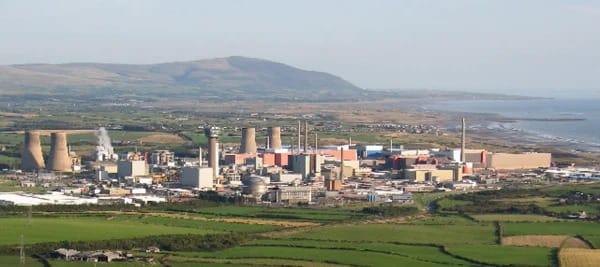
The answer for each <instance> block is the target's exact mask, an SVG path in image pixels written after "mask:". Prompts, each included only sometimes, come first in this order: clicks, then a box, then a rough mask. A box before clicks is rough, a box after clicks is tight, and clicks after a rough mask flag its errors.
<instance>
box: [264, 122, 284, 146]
mask: <svg viewBox="0 0 600 267" xmlns="http://www.w3.org/2000/svg"><path fill="white" fill-rule="evenodd" d="M267 132H268V136H269V147H270V148H271V149H281V128H280V127H269V128H268V129H267Z"/></svg>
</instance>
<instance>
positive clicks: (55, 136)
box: [46, 133, 72, 172]
mask: <svg viewBox="0 0 600 267" xmlns="http://www.w3.org/2000/svg"><path fill="white" fill-rule="evenodd" d="M50 139H51V142H52V143H51V144H50V156H49V158H48V165H47V166H46V167H47V169H48V170H49V171H57V172H68V171H71V165H72V164H71V158H70V157H69V150H68V149H67V134H66V133H52V135H51V136H50Z"/></svg>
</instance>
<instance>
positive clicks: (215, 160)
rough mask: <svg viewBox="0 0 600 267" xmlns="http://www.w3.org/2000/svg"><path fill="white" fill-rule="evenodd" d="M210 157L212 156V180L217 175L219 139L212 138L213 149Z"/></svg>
mask: <svg viewBox="0 0 600 267" xmlns="http://www.w3.org/2000/svg"><path fill="white" fill-rule="evenodd" d="M211 157H212V158H213V164H212V166H211V167H212V171H213V180H216V179H217V178H218V177H219V141H218V140H217V138H214V149H213V150H212V151H211Z"/></svg>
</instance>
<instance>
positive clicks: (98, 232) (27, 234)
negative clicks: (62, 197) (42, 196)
mask: <svg viewBox="0 0 600 267" xmlns="http://www.w3.org/2000/svg"><path fill="white" fill-rule="evenodd" d="M0 225H1V226H2V227H0V245H10V244H18V243H19V242H20V241H21V235H23V239H24V242H25V243H28V244H29V243H41V242H51V241H62V240H69V241H79V240H108V239H126V238H132V237H142V236H150V235H166V234H207V233H214V232H215V231H211V230H206V229H194V228H189V227H173V226H163V225H154V224H144V223H139V222H127V223H123V222H119V221H110V220H106V219H98V218H64V219H62V218H33V219H32V220H31V223H30V222H29V220H28V219H26V218H0Z"/></svg>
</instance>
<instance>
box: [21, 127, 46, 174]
mask: <svg viewBox="0 0 600 267" xmlns="http://www.w3.org/2000/svg"><path fill="white" fill-rule="evenodd" d="M45 167H46V166H45V165H44V156H43V155H42V144H41V143H40V133H39V132H25V143H24V144H23V151H22V153H21V169H22V170H24V171H35V170H39V169H43V168H45Z"/></svg>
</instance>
